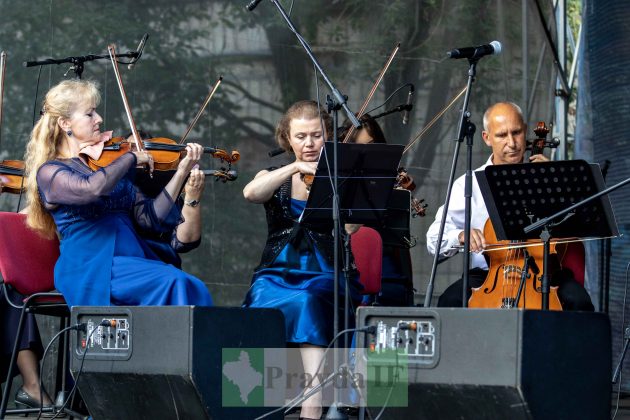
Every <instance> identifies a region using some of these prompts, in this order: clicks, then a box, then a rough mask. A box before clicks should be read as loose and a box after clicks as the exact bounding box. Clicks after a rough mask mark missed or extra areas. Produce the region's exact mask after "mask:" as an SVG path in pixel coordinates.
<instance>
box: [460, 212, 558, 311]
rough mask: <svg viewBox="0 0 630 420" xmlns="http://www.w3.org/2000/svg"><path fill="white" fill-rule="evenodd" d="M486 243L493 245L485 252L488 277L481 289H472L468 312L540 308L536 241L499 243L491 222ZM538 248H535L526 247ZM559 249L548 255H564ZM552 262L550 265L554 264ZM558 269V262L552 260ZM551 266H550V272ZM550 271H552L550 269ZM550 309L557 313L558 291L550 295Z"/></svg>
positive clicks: (540, 257) (552, 248) (539, 257)
mask: <svg viewBox="0 0 630 420" xmlns="http://www.w3.org/2000/svg"><path fill="white" fill-rule="evenodd" d="M483 235H484V237H485V238H486V241H487V242H488V243H490V244H492V245H490V246H488V247H487V248H486V250H485V253H486V256H487V258H488V260H489V261H488V276H487V277H486V280H485V281H484V283H483V284H482V285H481V287H478V288H473V289H472V295H471V297H470V299H469V301H468V306H469V307H470V308H495V309H496V308H506V309H508V308H522V309H540V308H541V307H542V293H541V279H542V274H543V273H541V272H540V270H541V269H542V266H543V246H542V243H541V242H540V241H539V240H530V241H526V242H515V241H501V242H500V241H498V240H497V237H496V234H495V232H494V228H493V227H492V223H491V222H490V219H488V220H487V221H486V224H485V226H484V229H483ZM527 245H537V246H527ZM558 246H559V245H556V244H555V243H552V244H551V245H550V252H551V255H555V256H556V257H558V253H560V254H564V252H563V251H562V250H560V249H559V248H558ZM553 260H554V258H551V259H550V261H553ZM555 262H556V264H555V266H556V268H559V264H560V261H559V258H555ZM553 266H554V264H550V268H551V267H553ZM550 271H552V272H553V271H555V270H553V269H551V270H550ZM549 309H551V310H556V311H560V310H562V305H561V304H560V299H559V298H558V287H551V290H550V291H549Z"/></svg>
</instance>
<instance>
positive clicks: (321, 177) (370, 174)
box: [300, 142, 404, 223]
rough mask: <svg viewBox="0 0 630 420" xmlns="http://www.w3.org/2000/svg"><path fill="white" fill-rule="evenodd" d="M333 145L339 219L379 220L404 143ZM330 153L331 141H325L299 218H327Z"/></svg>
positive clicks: (329, 210) (330, 204)
mask: <svg viewBox="0 0 630 420" xmlns="http://www.w3.org/2000/svg"><path fill="white" fill-rule="evenodd" d="M337 147H338V150H337V153H338V162H337V165H338V169H337V170H338V173H339V184H338V189H339V191H338V194H339V214H340V219H341V220H342V221H343V222H344V223H369V222H375V221H378V222H379V223H380V222H382V221H383V220H384V217H385V212H386V210H387V202H388V200H389V197H390V195H391V193H392V191H393V188H394V182H395V181H396V176H397V175H398V172H397V168H398V164H399V163H400V159H401V157H402V152H403V149H404V146H403V145H399V144H380V143H379V144H354V143H340V144H338V146H337ZM332 156H333V144H332V143H330V142H327V143H326V144H325V145H324V150H323V151H322V155H321V157H320V159H319V164H318V166H317V171H316V173H315V180H314V181H313V185H312V186H311V190H310V192H309V195H308V201H307V202H306V208H305V209H304V212H303V213H302V215H301V216H300V222H302V221H323V220H331V214H332V211H333V189H332V183H331V181H330V176H331V173H332V169H331V168H330V167H329V164H328V163H329V162H328V161H330V164H331V165H332ZM327 157H328V159H327Z"/></svg>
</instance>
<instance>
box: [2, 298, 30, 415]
mask: <svg viewBox="0 0 630 420" xmlns="http://www.w3.org/2000/svg"><path fill="white" fill-rule="evenodd" d="M24 305H25V306H24V308H22V313H21V314H20V322H19V323H18V331H17V335H16V337H15V342H14V343H13V352H12V353H11V361H10V363H9V371H8V373H7V380H6V381H5V384H4V391H3V392H2V403H1V404H0V420H4V416H5V414H6V411H7V406H8V404H9V395H10V393H11V385H13V375H12V373H13V370H14V369H15V367H16V364H17V356H18V347H19V346H20V341H21V340H22V330H23V328H24V319H25V318H26V310H27V309H28V306H27V305H28V304H27V303H25V304H24Z"/></svg>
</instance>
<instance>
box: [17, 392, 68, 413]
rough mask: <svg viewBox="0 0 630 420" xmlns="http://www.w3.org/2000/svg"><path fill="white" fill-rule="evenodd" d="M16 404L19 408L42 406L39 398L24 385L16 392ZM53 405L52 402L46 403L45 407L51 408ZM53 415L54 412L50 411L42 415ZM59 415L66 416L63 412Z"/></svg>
mask: <svg viewBox="0 0 630 420" xmlns="http://www.w3.org/2000/svg"><path fill="white" fill-rule="evenodd" d="M15 406H16V407H17V408H19V409H24V408H39V407H40V405H39V399H36V398H34V397H33V396H31V395H30V394H29V393H28V392H26V391H25V390H24V388H22V387H20V389H18V390H17V392H16V393H15ZM52 407H53V405H52V404H46V405H44V408H46V409H50V408H52ZM52 416H54V413H53V412H50V411H49V412H47V413H43V414H42V417H52ZM57 417H65V416H64V415H63V414H61V415H58V416H57Z"/></svg>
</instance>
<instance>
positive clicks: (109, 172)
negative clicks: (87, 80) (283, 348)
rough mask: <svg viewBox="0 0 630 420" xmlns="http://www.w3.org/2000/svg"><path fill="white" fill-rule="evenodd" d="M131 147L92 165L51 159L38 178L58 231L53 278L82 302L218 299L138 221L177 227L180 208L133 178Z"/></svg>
mask: <svg viewBox="0 0 630 420" xmlns="http://www.w3.org/2000/svg"><path fill="white" fill-rule="evenodd" d="M135 164H136V159H135V156H134V155H133V154H131V153H128V154H125V155H123V156H122V157H120V158H118V159H117V160H116V161H114V162H113V163H112V164H110V165H109V166H107V167H106V168H104V169H100V170H98V171H96V172H93V171H92V170H91V169H89V168H88V167H87V166H85V164H83V162H82V161H81V160H80V159H78V158H74V159H61V160H54V161H50V162H47V163H45V164H44V165H42V167H41V168H40V169H39V171H38V174H37V182H38V186H39V191H40V196H41V198H42V201H43V203H44V205H45V206H46V208H47V209H48V210H49V211H50V212H51V214H52V216H53V218H54V220H55V223H56V225H57V230H58V232H59V235H60V244H61V245H60V246H61V248H60V250H61V255H60V256H59V260H58V261H57V264H56V266H55V286H56V287H57V289H58V290H59V291H60V292H61V293H62V294H63V295H64V297H65V298H66V301H67V302H68V304H69V305H70V306H76V305H97V306H107V305H200V306H210V305H212V298H211V297H210V293H209V292H208V290H207V288H206V286H205V284H204V283H203V282H202V281H201V280H199V279H197V278H196V277H193V276H191V275H189V274H187V273H185V272H183V271H181V270H179V269H177V268H175V267H173V266H172V265H169V264H166V263H164V262H162V261H160V260H159V258H158V257H157V256H156V254H155V253H154V252H153V251H152V250H151V249H150V247H149V246H148V245H147V244H146V243H145V242H144V241H143V240H142V239H141V238H140V236H139V235H138V234H137V233H136V231H135V229H134V225H133V222H132V220H131V217H134V218H135V221H136V223H138V225H140V226H142V227H143V228H145V229H149V228H151V229H154V230H156V231H160V230H161V229H162V230H167V229H172V226H173V223H176V219H177V218H181V214H180V212H179V209H178V208H177V206H174V205H173V200H172V198H171V197H170V196H169V195H168V193H167V192H166V191H163V192H162V193H161V194H160V195H158V196H157V197H156V198H155V199H151V200H149V199H146V198H145V197H144V196H143V195H142V194H140V193H139V192H138V191H136V189H135V188H134V186H133V183H132V180H131V176H132V174H133V171H132V170H131V169H133V168H134V167H135Z"/></svg>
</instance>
